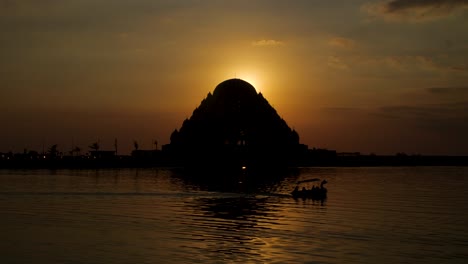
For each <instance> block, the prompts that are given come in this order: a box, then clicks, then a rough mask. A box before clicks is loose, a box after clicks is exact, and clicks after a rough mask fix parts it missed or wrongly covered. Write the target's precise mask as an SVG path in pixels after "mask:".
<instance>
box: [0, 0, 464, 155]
mask: <svg viewBox="0 0 468 264" xmlns="http://www.w3.org/2000/svg"><path fill="white" fill-rule="evenodd" d="M0 32H1V34H0V124H1V129H0V152H1V151H9V150H13V151H22V150H23V148H27V149H36V150H39V151H40V150H42V145H43V144H44V145H45V146H46V148H47V147H48V146H50V145H52V144H59V149H61V150H62V151H68V150H69V149H71V145H72V143H74V144H77V145H78V146H80V147H81V148H82V149H84V150H86V149H87V146H88V145H90V144H91V143H92V142H95V141H96V140H98V139H99V141H100V142H101V145H102V148H103V149H112V148H113V143H114V139H115V138H117V139H118V141H119V146H120V149H121V150H122V151H124V152H128V151H129V150H131V148H132V142H133V140H137V141H138V142H139V143H140V147H141V148H150V147H151V142H152V141H153V140H158V142H159V143H160V145H161V144H166V143H169V136H170V133H171V132H172V131H173V130H174V129H175V128H180V126H181V124H182V121H183V120H184V119H185V118H186V117H190V115H191V113H192V111H193V109H194V108H195V107H196V106H198V105H199V104H200V102H201V100H202V99H203V98H204V97H205V96H206V95H207V94H208V92H210V91H213V89H214V88H215V86H216V85H217V84H218V83H220V82H222V81H223V80H225V79H229V78H233V77H237V78H241V79H245V80H246V81H249V82H251V83H252V84H253V85H254V86H255V87H256V88H257V91H261V92H262V93H263V94H264V96H265V97H266V98H267V99H268V100H269V102H270V103H271V104H272V105H273V106H274V107H275V108H276V109H277V111H278V113H279V114H280V115H281V116H282V117H283V118H284V119H285V120H286V121H287V122H288V124H289V125H290V126H291V127H294V128H295V129H296V130H297V131H298V132H299V135H300V136H301V142H302V143H304V144H307V145H309V147H319V148H329V149H336V150H338V151H360V152H363V153H369V152H374V153H377V154H384V153H388V154H394V153H396V152H407V153H422V154H464V155H468V0H390V1H372V0H330V1H323V0H316V1H314V0H304V1H272V0H265V1H255V0H248V1H242V0H241V1H239V0H238V1H209V0H204V1H202V0H200V1H196V0H193V1H174V0H166V1H156V0H131V1H130V0H41V1H38V0H0Z"/></svg>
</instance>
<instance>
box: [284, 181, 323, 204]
mask: <svg viewBox="0 0 468 264" xmlns="http://www.w3.org/2000/svg"><path fill="white" fill-rule="evenodd" d="M316 181H320V179H317V178H315V179H310V180H304V181H299V182H297V185H296V188H294V191H292V192H291V195H292V197H293V198H295V199H297V198H303V199H312V200H324V199H325V198H327V188H325V186H324V185H325V184H327V183H328V182H327V180H323V181H322V183H320V187H315V186H313V187H312V189H306V187H302V190H299V185H300V184H301V183H304V182H316Z"/></svg>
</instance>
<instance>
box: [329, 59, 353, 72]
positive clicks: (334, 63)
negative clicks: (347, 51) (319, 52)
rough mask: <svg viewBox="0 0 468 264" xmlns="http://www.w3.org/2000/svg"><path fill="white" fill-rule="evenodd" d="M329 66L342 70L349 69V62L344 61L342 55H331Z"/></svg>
mask: <svg viewBox="0 0 468 264" xmlns="http://www.w3.org/2000/svg"><path fill="white" fill-rule="evenodd" d="M327 65H328V67H331V68H335V69H340V70H347V69H349V66H348V64H346V63H345V62H343V60H342V59H341V58H340V57H337V56H329V57H328V61H327Z"/></svg>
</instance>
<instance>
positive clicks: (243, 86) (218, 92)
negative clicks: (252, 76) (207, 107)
mask: <svg viewBox="0 0 468 264" xmlns="http://www.w3.org/2000/svg"><path fill="white" fill-rule="evenodd" d="M256 94H257V91H256V90H255V88H254V87H253V85H251V84H250V83H248V82H246V81H244V80H241V79H229V80H226V81H224V82H222V83H220V84H218V86H216V88H215V90H214V92H213V96H215V97H218V98H219V97H222V98H224V97H228V98H229V97H234V98H239V97H246V96H255V95H256Z"/></svg>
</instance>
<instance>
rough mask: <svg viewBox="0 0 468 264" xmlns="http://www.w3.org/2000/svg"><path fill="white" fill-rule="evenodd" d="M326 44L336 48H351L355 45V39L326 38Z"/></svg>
mask: <svg viewBox="0 0 468 264" xmlns="http://www.w3.org/2000/svg"><path fill="white" fill-rule="evenodd" d="M328 45H330V46H332V47H336V48H345V49H352V48H354V47H355V45H356V41H354V40H352V39H349V38H342V37H333V38H331V39H329V40H328Z"/></svg>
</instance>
